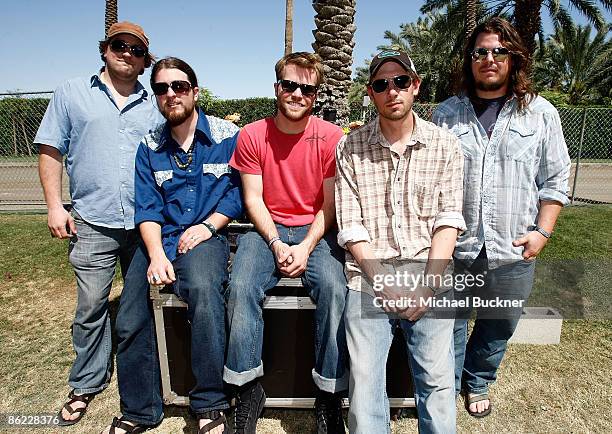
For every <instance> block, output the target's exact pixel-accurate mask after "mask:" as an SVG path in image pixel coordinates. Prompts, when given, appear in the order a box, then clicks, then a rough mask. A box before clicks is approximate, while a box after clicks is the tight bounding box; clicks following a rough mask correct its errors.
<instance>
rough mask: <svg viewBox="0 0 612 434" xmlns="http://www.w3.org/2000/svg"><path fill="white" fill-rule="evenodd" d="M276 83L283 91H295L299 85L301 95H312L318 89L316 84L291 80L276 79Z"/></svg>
mask: <svg viewBox="0 0 612 434" xmlns="http://www.w3.org/2000/svg"><path fill="white" fill-rule="evenodd" d="M278 84H280V86H281V88H282V89H283V91H285V92H289V93H293V92H295V90H296V89H297V88H298V87H299V88H300V91H301V92H302V95H306V96H313V95H314V94H315V93H317V89H318V88H317V86H315V85H313V84H302V83H296V82H295V81H291V80H278Z"/></svg>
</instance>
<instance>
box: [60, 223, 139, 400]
mask: <svg viewBox="0 0 612 434" xmlns="http://www.w3.org/2000/svg"><path fill="white" fill-rule="evenodd" d="M72 215H73V217H74V221H75V224H76V227H77V233H76V234H75V235H73V237H72V238H71V239H70V245H69V247H68V259H69V261H70V264H71V265H72V267H73V268H74V274H75V276H76V281H77V307H76V312H75V316H74V322H73V323H72V345H73V347H74V351H75V353H76V357H75V360H74V363H73V365H72V369H71V370H70V376H69V378H68V384H69V385H70V387H72V388H73V389H74V391H75V393H76V394H79V395H82V394H85V393H98V392H101V391H102V390H104V389H105V388H106V387H107V386H108V383H109V381H110V377H111V351H112V341H111V324H110V315H109V311H108V296H109V294H110V290H111V285H112V282H113V278H114V276H115V266H116V265H117V259H119V263H120V265H121V273H122V274H123V276H124V277H125V274H126V273H127V269H128V267H129V265H130V262H131V260H132V256H133V255H134V250H136V246H137V244H138V242H137V240H138V234H137V233H136V231H135V230H129V231H128V230H125V229H110V228H105V227H102V226H95V225H91V224H89V223H87V222H85V221H84V220H83V219H82V218H81V217H80V216H79V215H78V214H77V213H76V212H75V211H73V212H72Z"/></svg>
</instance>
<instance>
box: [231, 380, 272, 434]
mask: <svg viewBox="0 0 612 434" xmlns="http://www.w3.org/2000/svg"><path fill="white" fill-rule="evenodd" d="M265 403H266V394H265V392H264V390H263V387H262V386H261V384H260V383H259V381H257V380H253V381H251V382H249V383H246V384H245V385H243V386H240V389H239V390H238V397H237V400H236V409H235V410H234V430H235V431H234V432H235V433H236V434H255V428H256V427H257V418H259V415H260V414H261V412H262V411H263V408H264V404H265Z"/></svg>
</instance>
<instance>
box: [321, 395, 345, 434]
mask: <svg viewBox="0 0 612 434" xmlns="http://www.w3.org/2000/svg"><path fill="white" fill-rule="evenodd" d="M316 407H317V408H316V413H317V421H319V422H322V423H324V424H325V425H326V427H327V428H330V427H329V426H327V425H328V424H329V425H331V426H336V425H338V424H339V420H340V419H342V403H341V401H340V399H339V398H337V397H335V396H333V395H332V396H320V397H319V399H318V400H317V406H316Z"/></svg>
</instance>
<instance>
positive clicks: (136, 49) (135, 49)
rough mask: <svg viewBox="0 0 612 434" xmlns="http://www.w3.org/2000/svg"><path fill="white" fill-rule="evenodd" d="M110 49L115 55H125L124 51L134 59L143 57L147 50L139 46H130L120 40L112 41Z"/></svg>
mask: <svg viewBox="0 0 612 434" xmlns="http://www.w3.org/2000/svg"><path fill="white" fill-rule="evenodd" d="M110 48H111V50H113V51H114V52H115V53H125V52H126V51H128V50H129V51H130V53H132V56H134V57H144V56H145V55H146V54H147V49H146V48H144V47H143V46H141V45H130V44H128V43H127V42H125V41H122V40H121V39H114V40H113V41H112V42H111V43H110Z"/></svg>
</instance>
